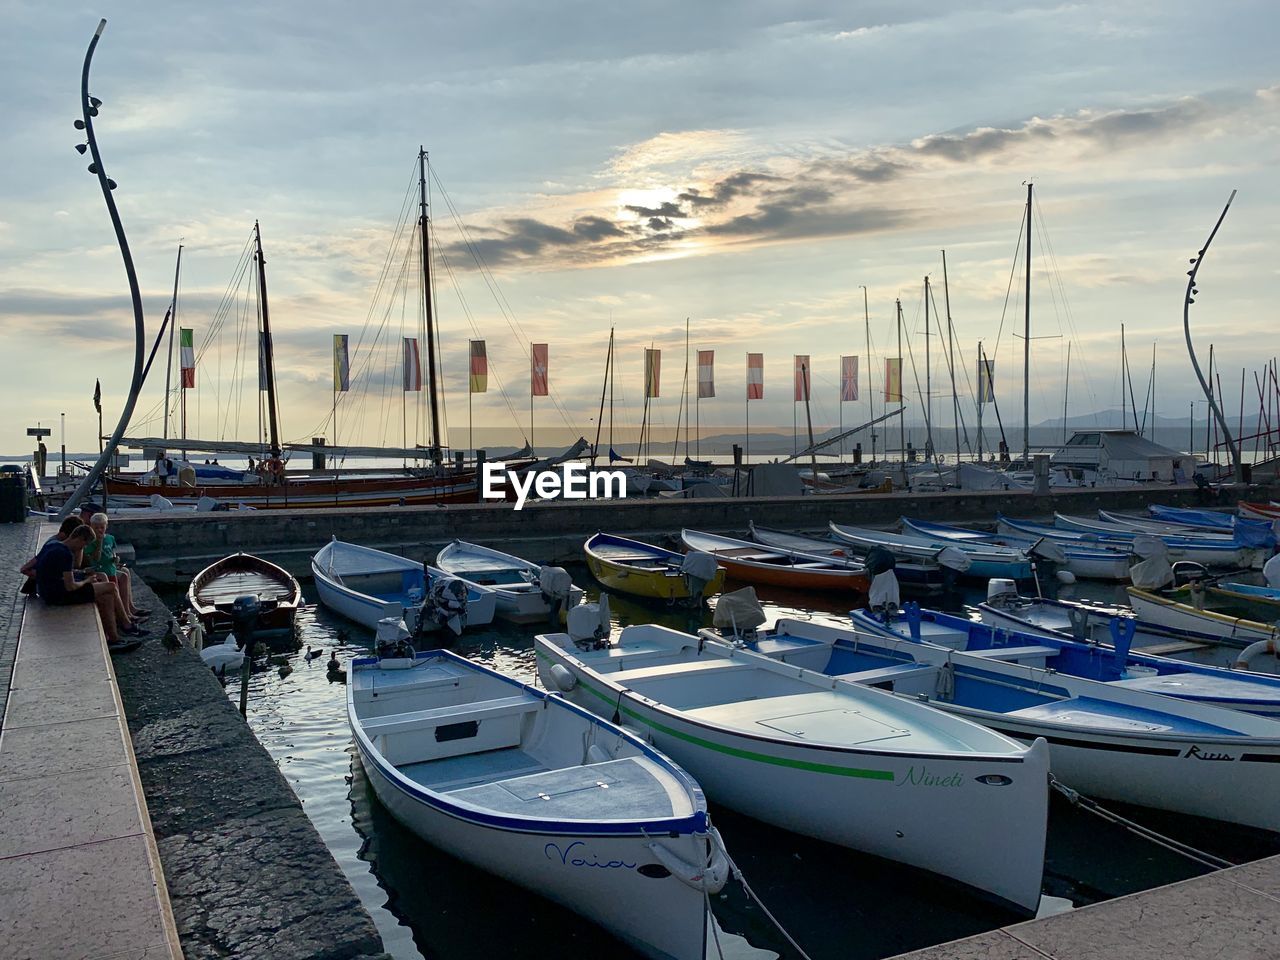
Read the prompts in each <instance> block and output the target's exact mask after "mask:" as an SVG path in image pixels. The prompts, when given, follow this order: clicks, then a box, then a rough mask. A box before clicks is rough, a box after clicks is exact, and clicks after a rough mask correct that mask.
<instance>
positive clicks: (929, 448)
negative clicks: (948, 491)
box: [924, 274, 933, 462]
mask: <svg viewBox="0 0 1280 960" xmlns="http://www.w3.org/2000/svg"><path fill="white" fill-rule="evenodd" d="M924 458H925V460H927V461H929V462H932V461H933V369H932V364H931V363H930V361H929V275H928V274H925V277H924Z"/></svg>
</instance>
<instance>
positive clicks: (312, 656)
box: [306, 644, 324, 663]
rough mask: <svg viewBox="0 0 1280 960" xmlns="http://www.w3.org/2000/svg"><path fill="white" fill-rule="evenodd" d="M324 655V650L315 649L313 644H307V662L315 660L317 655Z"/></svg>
mask: <svg viewBox="0 0 1280 960" xmlns="http://www.w3.org/2000/svg"><path fill="white" fill-rule="evenodd" d="M323 655H324V651H323V650H313V649H312V648H311V645H310V644H307V653H306V658H307V663H310V662H311V661H312V660H315V659H316V658H317V657H320V656H323Z"/></svg>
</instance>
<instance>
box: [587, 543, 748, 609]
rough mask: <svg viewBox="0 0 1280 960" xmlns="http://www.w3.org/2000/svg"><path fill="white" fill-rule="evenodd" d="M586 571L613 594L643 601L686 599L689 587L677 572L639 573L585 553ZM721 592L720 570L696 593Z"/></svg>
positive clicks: (722, 585) (710, 593)
mask: <svg viewBox="0 0 1280 960" xmlns="http://www.w3.org/2000/svg"><path fill="white" fill-rule="evenodd" d="M587 569H588V570H590V571H591V575H592V576H593V577H595V578H596V580H598V581H599V582H600V585H601V586H603V587H606V588H607V589H609V590H612V591H614V592H615V593H625V594H627V595H628V596H632V597H641V598H642V599H645V600H666V601H672V600H689V599H691V597H690V596H689V586H688V583H687V582H686V581H685V578H684V576H683V575H681V574H680V572H679V571H678V570H677V571H674V572H669V571H666V570H641V569H637V568H636V567H631V566H627V565H626V564H622V563H610V562H609V561H608V560H605V559H603V558H601V557H598V556H595V555H594V554H591V553H588V554H587ZM723 589H724V571H723V570H721V571H719V572H718V573H717V574H716V578H715V579H714V580H712V581H711V582H709V583H708V584H707V585H706V587H705V588H704V589H703V591H702V593H701V594H699V596H701V597H711V596H714V595H715V594H717V593H719V592H720V591H721V590H723Z"/></svg>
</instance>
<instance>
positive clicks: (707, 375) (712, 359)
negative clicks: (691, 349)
mask: <svg viewBox="0 0 1280 960" xmlns="http://www.w3.org/2000/svg"><path fill="white" fill-rule="evenodd" d="M715 364H716V352H715V351H714V350H699V351H698V399H699V400H706V399H707V398H708V397H714V396H715V395H716V378H715Z"/></svg>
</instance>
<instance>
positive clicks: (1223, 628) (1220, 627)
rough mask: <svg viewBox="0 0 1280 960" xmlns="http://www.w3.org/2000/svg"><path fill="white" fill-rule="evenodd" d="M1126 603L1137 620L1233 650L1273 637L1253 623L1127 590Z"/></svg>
mask: <svg viewBox="0 0 1280 960" xmlns="http://www.w3.org/2000/svg"><path fill="white" fill-rule="evenodd" d="M1129 602H1130V604H1132V605H1133V612H1134V614H1135V615H1136V616H1137V617H1138V619H1140V620H1145V621H1149V622H1151V623H1155V624H1158V625H1160V626H1163V627H1168V628H1170V629H1173V630H1179V631H1189V632H1192V633H1198V634H1202V635H1203V634H1208V635H1211V636H1214V637H1217V638H1218V642H1219V643H1224V644H1228V645H1230V646H1234V647H1247V646H1248V645H1249V644H1251V643H1253V642H1254V641H1255V640H1269V639H1272V638H1274V637H1275V636H1276V628H1275V627H1274V626H1271V625H1270V624H1265V623H1258V622H1256V621H1253V620H1242V619H1239V618H1238V617H1231V616H1228V615H1226V614H1222V613H1214V612H1213V611H1212V610H1197V609H1196V608H1195V607H1192V606H1190V605H1188V604H1185V603H1178V602H1177V601H1174V600H1169V599H1166V598H1165V597H1161V596H1157V595H1156V594H1154V593H1148V592H1147V591H1146V590H1139V589H1138V588H1137V587H1130V588H1129Z"/></svg>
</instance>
